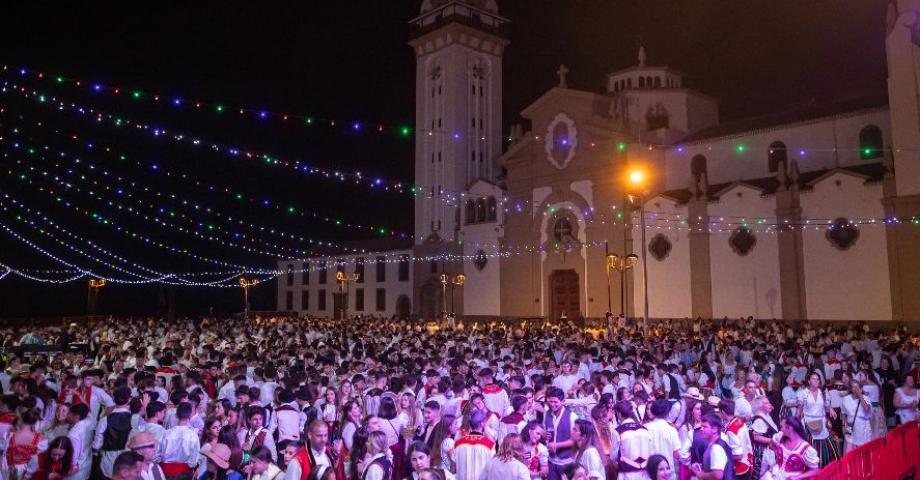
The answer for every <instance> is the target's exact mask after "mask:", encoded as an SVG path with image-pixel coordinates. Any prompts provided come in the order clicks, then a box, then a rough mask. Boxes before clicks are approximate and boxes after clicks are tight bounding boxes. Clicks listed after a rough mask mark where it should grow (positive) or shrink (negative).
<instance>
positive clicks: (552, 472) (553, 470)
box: [546, 462, 566, 480]
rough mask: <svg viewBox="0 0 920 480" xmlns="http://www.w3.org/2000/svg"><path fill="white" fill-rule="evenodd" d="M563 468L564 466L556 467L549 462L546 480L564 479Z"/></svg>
mask: <svg viewBox="0 0 920 480" xmlns="http://www.w3.org/2000/svg"><path fill="white" fill-rule="evenodd" d="M565 467H566V465H556V464H555V463H552V462H550V464H549V474H548V475H547V476H546V480H562V479H563V478H565V476H563V472H564V471H565Z"/></svg>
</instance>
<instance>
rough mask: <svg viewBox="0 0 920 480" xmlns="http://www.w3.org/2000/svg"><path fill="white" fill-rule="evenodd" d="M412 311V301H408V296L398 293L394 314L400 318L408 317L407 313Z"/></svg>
mask: <svg viewBox="0 0 920 480" xmlns="http://www.w3.org/2000/svg"><path fill="white" fill-rule="evenodd" d="M411 313H412V302H411V301H409V297H407V296H405V295H400V296H399V298H397V299H396V316H397V317H399V318H400V319H404V318H409V315H410V314H411Z"/></svg>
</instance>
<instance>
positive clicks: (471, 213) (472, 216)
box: [466, 199, 476, 224]
mask: <svg viewBox="0 0 920 480" xmlns="http://www.w3.org/2000/svg"><path fill="white" fill-rule="evenodd" d="M475 221H476V202H474V201H473V200H472V199H470V200H467V201H466V223H467V224H470V223H474V222H475Z"/></svg>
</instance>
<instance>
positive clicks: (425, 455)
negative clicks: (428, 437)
mask: <svg viewBox="0 0 920 480" xmlns="http://www.w3.org/2000/svg"><path fill="white" fill-rule="evenodd" d="M409 464H410V465H411V466H412V480H418V478H419V474H420V473H421V472H422V471H431V470H438V471H439V472H440V473H441V474H442V475H443V476H444V478H445V479H447V480H453V479H454V478H455V477H454V474H453V473H451V472H450V470H445V469H443V468H438V467H433V466H432V465H431V450H429V448H428V445H427V444H425V442H422V441H420V440H416V441H414V442H412V444H411V445H409Z"/></svg>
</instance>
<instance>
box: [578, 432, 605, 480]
mask: <svg viewBox="0 0 920 480" xmlns="http://www.w3.org/2000/svg"><path fill="white" fill-rule="evenodd" d="M571 431H572V438H571V440H572V441H573V442H575V463H577V464H579V465H581V466H583V467H585V469H587V470H588V478H589V479H590V480H606V479H607V475H606V474H605V472H604V463H603V462H602V461H601V455H600V453H598V451H597V447H596V446H595V439H596V434H595V432H594V424H592V423H591V422H590V421H589V420H576V421H575V425H574V428H572V430H571Z"/></svg>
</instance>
